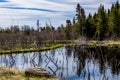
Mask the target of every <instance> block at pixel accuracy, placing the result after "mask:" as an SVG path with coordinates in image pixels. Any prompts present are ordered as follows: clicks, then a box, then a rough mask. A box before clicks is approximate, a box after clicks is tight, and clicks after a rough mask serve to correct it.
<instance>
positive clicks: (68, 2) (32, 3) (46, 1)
mask: <svg viewBox="0 0 120 80" xmlns="http://www.w3.org/2000/svg"><path fill="white" fill-rule="evenodd" d="M116 1H117V0H114V1H113V0H109V1H108V0H64V1H63V0H8V2H2V3H0V26H9V25H11V24H12V19H13V18H14V24H17V23H18V22H19V24H21V25H23V24H29V25H32V26H35V25H36V23H35V22H36V20H37V19H39V20H40V22H41V24H45V22H46V21H48V18H50V19H51V21H52V23H53V25H54V26H58V25H60V24H62V23H63V24H65V20H66V19H72V18H73V16H74V15H75V8H76V4H77V3H80V4H81V6H82V7H83V8H84V9H85V11H86V14H88V13H89V12H90V13H94V12H95V11H97V8H98V7H99V5H100V4H103V5H105V8H110V7H111V3H113V2H116ZM119 1H120V0H119ZM9 7H10V8H9ZM13 8H14V9H13ZM15 8H20V9H15ZM27 8H28V9H27ZM30 9H31V10H30ZM34 9H39V10H34ZM40 9H43V11H40Z"/></svg>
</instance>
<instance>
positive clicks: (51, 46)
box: [0, 44, 63, 54]
mask: <svg viewBox="0 0 120 80" xmlns="http://www.w3.org/2000/svg"><path fill="white" fill-rule="evenodd" d="M62 46H63V44H55V45H48V46H42V47H41V48H30V49H14V50H0V54H9V53H26V52H35V51H46V50H52V49H56V48H59V47H62Z"/></svg>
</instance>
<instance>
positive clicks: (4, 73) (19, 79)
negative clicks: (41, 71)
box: [0, 67, 59, 80]
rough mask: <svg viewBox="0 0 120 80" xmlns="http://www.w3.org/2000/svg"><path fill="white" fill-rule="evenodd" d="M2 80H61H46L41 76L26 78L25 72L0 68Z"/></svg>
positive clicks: (54, 79) (0, 79) (50, 79)
mask: <svg viewBox="0 0 120 80" xmlns="http://www.w3.org/2000/svg"><path fill="white" fill-rule="evenodd" d="M0 80H59V79H57V78H53V77H51V78H46V77H39V76H32V75H31V76H30V77H28V76H26V75H25V74H24V72H20V71H18V70H16V69H12V68H7V67H0Z"/></svg>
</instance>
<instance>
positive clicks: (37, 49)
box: [0, 40, 120, 54]
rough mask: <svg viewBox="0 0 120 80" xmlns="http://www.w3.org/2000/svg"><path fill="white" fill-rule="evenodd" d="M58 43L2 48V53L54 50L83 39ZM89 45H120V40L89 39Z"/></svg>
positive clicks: (59, 41) (0, 52) (77, 42)
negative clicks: (10, 48)
mask: <svg viewBox="0 0 120 80" xmlns="http://www.w3.org/2000/svg"><path fill="white" fill-rule="evenodd" d="M55 42H56V43H57V44H54V45H49V44H48V45H43V46H41V47H40V48H35V47H33V46H32V47H30V48H26V49H24V48H19V47H16V48H14V49H12V50H0V54H9V53H26V52H35V51H46V50H52V49H56V48H59V47H62V46H63V45H64V44H65V45H66V46H71V45H74V44H77V45H79V43H81V41H79V40H57V41H55ZM87 45H88V46H89V47H95V46H103V47H120V40H119V41H112V40H106V41H99V42H97V41H95V40H89V41H87Z"/></svg>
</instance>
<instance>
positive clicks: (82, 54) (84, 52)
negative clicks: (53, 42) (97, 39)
mask: <svg viewBox="0 0 120 80" xmlns="http://www.w3.org/2000/svg"><path fill="white" fill-rule="evenodd" d="M119 53H120V49H119V48H106V47H101V48H99V47H95V48H87V47H86V48H84V49H82V48H80V47H78V48H74V47H72V46H71V47H70V46H69V47H62V48H59V49H56V50H50V51H44V52H32V53H26V54H22V53H21V54H6V55H0V66H8V67H12V68H16V69H19V70H21V71H24V70H25V69H26V68H29V67H42V68H44V69H46V70H47V71H49V72H51V73H52V74H54V75H55V76H56V77H59V78H61V79H62V80H119V78H120V59H119V58H120V54H119Z"/></svg>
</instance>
